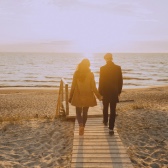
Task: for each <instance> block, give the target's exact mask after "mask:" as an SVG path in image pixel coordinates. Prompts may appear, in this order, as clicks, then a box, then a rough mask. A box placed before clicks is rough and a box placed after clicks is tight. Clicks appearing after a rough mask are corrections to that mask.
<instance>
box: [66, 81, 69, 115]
mask: <svg viewBox="0 0 168 168" xmlns="http://www.w3.org/2000/svg"><path fill="white" fill-rule="evenodd" d="M65 96H66V97H65V99H66V100H65V101H66V115H69V103H68V84H65Z"/></svg>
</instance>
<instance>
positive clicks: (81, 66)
mask: <svg viewBox="0 0 168 168" xmlns="http://www.w3.org/2000/svg"><path fill="white" fill-rule="evenodd" d="M89 68H90V61H89V60H88V59H83V60H82V61H81V62H80V63H79V64H78V70H79V71H85V70H89Z"/></svg>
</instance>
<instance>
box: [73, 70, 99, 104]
mask: <svg viewBox="0 0 168 168" xmlns="http://www.w3.org/2000/svg"><path fill="white" fill-rule="evenodd" d="M95 95H96V97H97V98H100V96H101V95H100V94H99V92H98V90H97V88H96V83H95V79H94V74H93V73H92V72H88V73H87V74H86V78H85V80H84V81H80V80H79V79H78V78H77V72H75V73H74V75H73V81H72V85H71V91H70V100H71V101H70V102H71V104H72V105H73V106H76V107H93V106H96V105H97V102H96V98H95Z"/></svg>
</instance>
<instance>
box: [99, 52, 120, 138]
mask: <svg viewBox="0 0 168 168" xmlns="http://www.w3.org/2000/svg"><path fill="white" fill-rule="evenodd" d="M104 59H105V60H106V65H104V66H102V67H101V68H100V78H99V92H100V94H101V95H102V96H103V123H104V125H105V126H107V124H108V107H109V105H110V117H109V135H113V134H114V130H113V129H114V123H115V117H116V105H117V103H118V102H119V96H120V94H121V91H122V85H123V78H122V71H121V67H120V66H118V65H115V64H114V63H113V62H112V60H113V57H112V54H111V53H107V54H105V56H104Z"/></svg>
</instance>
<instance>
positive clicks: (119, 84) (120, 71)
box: [118, 67, 123, 95]
mask: <svg viewBox="0 0 168 168" xmlns="http://www.w3.org/2000/svg"><path fill="white" fill-rule="evenodd" d="M118 86H119V90H118V91H119V95H120V94H121V91H122V86H123V76H122V70H121V67H119V81H118Z"/></svg>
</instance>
